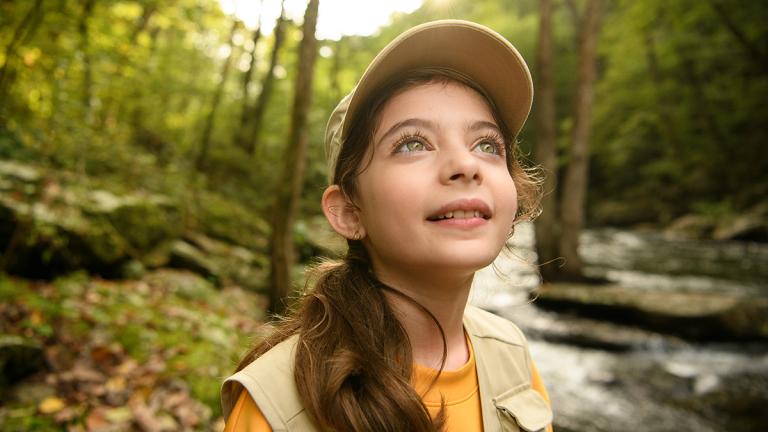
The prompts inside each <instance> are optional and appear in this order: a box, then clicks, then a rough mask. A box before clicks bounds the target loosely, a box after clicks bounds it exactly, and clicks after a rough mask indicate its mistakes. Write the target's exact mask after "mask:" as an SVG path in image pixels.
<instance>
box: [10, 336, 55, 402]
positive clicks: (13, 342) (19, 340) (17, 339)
mask: <svg viewBox="0 0 768 432" xmlns="http://www.w3.org/2000/svg"><path fill="white" fill-rule="evenodd" d="M47 365H48V364H47V362H46V360H45V353H44V352H43V347H42V346H41V345H40V344H39V343H37V342H36V341H33V340H30V339H26V338H23V337H21V336H16V335H6V334H0V389H2V388H5V387H6V386H8V385H12V384H14V383H16V382H18V381H20V380H21V379H23V378H24V377H26V376H28V375H31V374H33V373H35V372H38V371H41V370H45V369H46V368H47V367H48V366H47Z"/></svg>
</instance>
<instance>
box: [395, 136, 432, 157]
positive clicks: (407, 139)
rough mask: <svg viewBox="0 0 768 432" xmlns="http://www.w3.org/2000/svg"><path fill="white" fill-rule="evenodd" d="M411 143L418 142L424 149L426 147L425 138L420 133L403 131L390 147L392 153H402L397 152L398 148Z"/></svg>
mask: <svg viewBox="0 0 768 432" xmlns="http://www.w3.org/2000/svg"><path fill="white" fill-rule="evenodd" d="M411 141H419V142H420V143H422V144H423V145H424V147H428V144H427V137H425V136H424V134H422V133H421V132H420V131H403V133H401V134H400V138H398V139H397V141H395V144H394V145H393V146H392V153H402V152H400V151H399V149H400V147H402V146H403V144H407V143H409V142H411Z"/></svg>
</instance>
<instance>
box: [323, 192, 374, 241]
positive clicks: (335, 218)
mask: <svg viewBox="0 0 768 432" xmlns="http://www.w3.org/2000/svg"><path fill="white" fill-rule="evenodd" d="M321 204H322V206H323V213H324V214H325V218H326V219H328V223H329V224H331V228H333V230H334V231H336V232H337V233H339V234H340V235H341V236H343V237H346V238H348V239H350V240H361V239H362V238H363V237H365V228H364V227H363V224H362V223H361V221H360V217H359V215H358V212H357V207H355V205H354V204H352V202H351V201H350V200H349V199H348V198H347V197H346V196H344V193H343V192H342V191H341V188H339V186H338V185H331V186H328V187H327V188H326V189H325V192H323V199H322V201H321Z"/></svg>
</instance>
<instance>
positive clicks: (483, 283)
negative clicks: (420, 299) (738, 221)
mask: <svg viewBox="0 0 768 432" xmlns="http://www.w3.org/2000/svg"><path fill="white" fill-rule="evenodd" d="M580 240H581V247H580V250H579V252H580V254H581V255H582V257H583V259H584V262H585V273H586V274H587V275H589V276H596V277H603V278H607V279H609V280H611V281H612V282H615V283H618V284H620V285H622V286H625V287H630V288H632V289H644V290H666V291H669V292H672V291H675V292H680V291H699V292H700V291H714V292H728V293H731V294H736V295H743V296H750V297H751V296H763V297H765V296H768V245H766V244H757V243H746V242H706V241H682V240H669V239H666V238H664V237H663V236H662V235H661V234H659V233H655V232H650V231H626V230H617V229H599V230H588V231H586V232H585V233H584V234H583V235H582V237H581V239H580ZM533 242H534V236H533V229H532V226H530V225H521V226H518V227H517V228H516V233H515V236H514V238H513V240H512V241H511V244H510V245H511V246H512V247H511V248H510V249H511V251H510V252H507V253H502V255H501V256H500V257H499V258H498V259H497V260H496V262H495V263H494V264H493V266H489V267H488V268H486V269H484V270H482V271H481V272H479V273H478V274H477V276H476V278H475V283H474V287H473V291H472V294H471V296H470V301H471V302H472V303H473V304H475V305H477V306H480V307H482V308H485V309H488V310H491V311H493V312H495V313H497V314H499V315H502V316H504V317H506V318H508V319H510V320H512V321H513V322H515V323H516V324H517V325H518V326H520V327H521V328H522V329H523V331H524V332H525V333H526V335H527V336H528V337H529V339H530V346H531V353H532V356H533V358H534V360H535V362H536V365H537V367H538V369H539V371H540V373H541V375H542V378H543V379H544V382H545V384H546V386H547V389H548V391H549V393H550V396H551V398H552V405H553V409H554V412H555V430H556V431H558V432H568V431H579V432H582V431H583V432H588V431H601V432H602V431H635V430H644V431H659V432H661V431H721V430H723V431H724V430H727V431H758V430H768V409H767V408H768V343H765V342H751V343H743V342H742V343H737V342H733V343H729V342H725V343H723V342H719V343H696V342H689V341H684V340H681V339H679V338H676V337H673V336H666V335H662V334H658V333H653V332H650V331H646V330H643V329H639V328H634V327H629V326H622V325H620V324H610V323H605V322H599V321H594V320H589V319H586V318H580V317H575V316H570V315H564V314H559V313H554V312H550V311H544V310H541V309H539V308H537V307H535V306H534V305H533V304H531V302H530V301H529V300H528V299H529V293H531V292H535V289H536V287H537V286H538V284H539V277H538V274H537V272H536V267H535V265H533V264H532V263H535V260H536V254H535V252H534V251H533ZM574 328H577V329H579V330H578V331H580V332H585V333H586V332H590V331H601V332H603V333H605V332H607V333H609V334H611V335H613V337H615V338H617V339H620V340H625V341H628V343H627V345H628V346H630V347H631V349H622V350H609V349H604V348H603V349H601V348H594V347H585V346H583V345H582V344H579V343H576V342H574V343H568V339H569V338H570V337H571V335H573V332H574V330H573V329H574ZM557 333H560V334H562V335H566V336H565V337H561V338H559V339H558V338H554V339H553V338H552V337H543V336H544V335H549V336H552V335H553V334H557ZM573 339H574V341H575V339H576V338H573ZM548 340H549V341H548ZM551 340H558V341H559V342H550V341H551Z"/></svg>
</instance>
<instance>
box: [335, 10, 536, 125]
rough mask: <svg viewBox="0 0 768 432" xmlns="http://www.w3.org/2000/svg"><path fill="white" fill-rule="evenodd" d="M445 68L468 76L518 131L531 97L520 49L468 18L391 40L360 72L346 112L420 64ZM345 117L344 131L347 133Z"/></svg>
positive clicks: (351, 115)
mask: <svg viewBox="0 0 768 432" xmlns="http://www.w3.org/2000/svg"><path fill="white" fill-rule="evenodd" d="M433 67H434V68H447V69H451V70H454V71H457V72H460V73H461V74H463V75H465V76H467V77H468V78H470V79H471V80H472V81H474V82H475V83H476V84H477V85H479V86H480V87H481V88H482V89H483V90H485V91H486V93H488V95H489V96H490V97H491V99H492V100H493V102H494V104H496V107H497V108H498V109H499V111H500V114H501V117H502V118H503V119H504V121H505V122H506V123H507V127H509V129H510V131H511V132H512V133H513V134H514V135H517V134H518V132H520V129H521V128H522V127H523V124H524V123H525V120H526V118H527V117H528V113H529V112H530V110H531V103H532V101H533V82H532V80H531V73H530V71H529V70H528V66H527V65H526V63H525V61H524V60H523V58H522V56H521V55H520V53H519V52H518V51H517V49H515V47H514V46H512V44H510V43H509V42H508V41H507V40H506V39H504V37H502V36H501V35H499V34H498V33H496V32H495V31H493V30H491V29H489V28H487V27H485V26H482V25H479V24H476V23H472V22H468V21H461V20H442V21H433V22H429V23H426V24H422V25H419V26H416V27H413V28H412V29H410V30H408V31H406V32H404V33H402V34H401V35H400V36H398V37H397V38H396V39H395V40H393V41H392V42H390V43H389V45H387V46H386V47H385V48H384V49H383V50H381V52H379V54H378V55H377V56H376V58H374V59H373V61H372V62H371V63H370V65H369V66H368V68H367V69H366V70H365V72H364V73H363V76H362V78H360V81H359V82H358V85H357V87H356V88H355V90H354V93H353V94H352V98H351V100H350V102H349V108H348V109H347V113H346V118H347V119H349V118H354V117H355V114H356V113H357V110H358V109H359V107H360V105H361V103H362V102H363V101H364V100H365V99H366V98H367V97H368V95H370V94H371V93H372V92H373V91H375V90H377V89H378V88H379V87H380V86H382V85H384V84H385V83H387V82H388V81H389V80H391V79H392V78H393V77H396V76H397V75H399V74H401V73H403V72H407V71H410V70H414V69H419V68H433ZM349 123H350V122H349V121H345V122H344V125H343V129H342V136H346V134H347V132H348V127H349Z"/></svg>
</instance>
